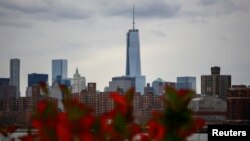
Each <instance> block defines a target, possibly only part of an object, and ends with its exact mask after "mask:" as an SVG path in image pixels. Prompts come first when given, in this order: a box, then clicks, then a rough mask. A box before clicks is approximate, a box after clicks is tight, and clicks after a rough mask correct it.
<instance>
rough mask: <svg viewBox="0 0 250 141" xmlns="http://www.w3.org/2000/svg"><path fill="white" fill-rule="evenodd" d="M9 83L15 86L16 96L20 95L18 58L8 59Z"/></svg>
mask: <svg viewBox="0 0 250 141" xmlns="http://www.w3.org/2000/svg"><path fill="white" fill-rule="evenodd" d="M10 85H11V86H15V87H16V97H20V60H19V59H17V58H15V59H10Z"/></svg>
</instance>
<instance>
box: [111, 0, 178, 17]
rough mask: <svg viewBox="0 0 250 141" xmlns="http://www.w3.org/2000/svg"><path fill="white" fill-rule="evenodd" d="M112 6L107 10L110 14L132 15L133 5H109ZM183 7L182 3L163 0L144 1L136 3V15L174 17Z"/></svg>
mask: <svg viewBox="0 0 250 141" xmlns="http://www.w3.org/2000/svg"><path fill="white" fill-rule="evenodd" d="M109 7H110V8H108V9H107V10H106V14H107V15H109V16H118V15H119V16H126V17H131V15H132V5H128V4H127V5H124V6H122V7H121V6H119V5H118V3H117V5H114V4H112V5H109ZM180 9H181V5H180V4H174V3H168V2H165V1H163V0H160V1H157V2H155V1H149V0H148V1H143V2H141V3H139V4H136V5H135V15H136V17H137V18H173V17H175V16H176V15H177V14H178V12H179V11H180Z"/></svg>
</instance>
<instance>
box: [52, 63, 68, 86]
mask: <svg viewBox="0 0 250 141" xmlns="http://www.w3.org/2000/svg"><path fill="white" fill-rule="evenodd" d="M57 78H61V79H62V80H63V79H66V78H68V61H67V60H66V59H56V60H52V83H53V82H54V81H57Z"/></svg>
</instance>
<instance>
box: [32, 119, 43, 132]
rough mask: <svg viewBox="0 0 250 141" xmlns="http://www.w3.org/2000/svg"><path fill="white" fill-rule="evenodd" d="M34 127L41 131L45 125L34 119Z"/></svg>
mask: <svg viewBox="0 0 250 141" xmlns="http://www.w3.org/2000/svg"><path fill="white" fill-rule="evenodd" d="M32 125H33V127H34V128H36V129H39V130H41V129H42V128H43V124H42V122H41V121H40V120H37V119H33V120H32Z"/></svg>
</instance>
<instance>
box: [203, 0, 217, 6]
mask: <svg viewBox="0 0 250 141" xmlns="http://www.w3.org/2000/svg"><path fill="white" fill-rule="evenodd" d="M217 2H218V0H200V2H199V3H200V4H201V5H203V6H210V5H214V4H216V3H217Z"/></svg>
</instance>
